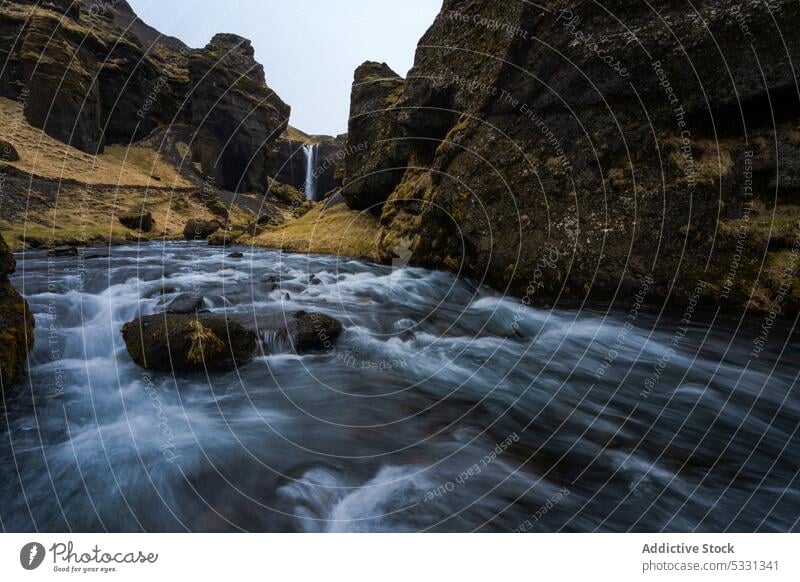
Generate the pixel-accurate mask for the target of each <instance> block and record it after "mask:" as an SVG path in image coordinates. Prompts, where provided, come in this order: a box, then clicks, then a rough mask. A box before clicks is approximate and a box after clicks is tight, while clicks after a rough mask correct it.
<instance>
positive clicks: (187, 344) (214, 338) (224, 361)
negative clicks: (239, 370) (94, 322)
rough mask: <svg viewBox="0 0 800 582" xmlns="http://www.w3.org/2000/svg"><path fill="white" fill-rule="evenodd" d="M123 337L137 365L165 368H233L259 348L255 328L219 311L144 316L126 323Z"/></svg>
mask: <svg viewBox="0 0 800 582" xmlns="http://www.w3.org/2000/svg"><path fill="white" fill-rule="evenodd" d="M122 337H123V339H124V340H125V346H126V347H127V348H128V353H129V354H130V356H131V358H133V361H134V362H136V364H137V365H139V366H141V367H142V368H145V369H148V370H158V371H164V372H170V371H173V370H174V371H176V372H202V371H205V370H209V371H225V370H231V369H233V368H235V367H236V366H237V365H242V364H245V363H247V362H248V361H249V360H250V358H251V357H252V355H253V352H254V350H255V348H256V335H255V334H254V333H253V332H252V331H250V330H248V329H246V328H244V327H243V326H242V325H240V324H238V323H236V322H234V321H231V320H229V319H227V318H225V317H222V316H217V315H194V314H193V315H177V314H172V315H171V314H159V315H150V316H146V317H140V318H139V319H136V320H134V321H131V322H129V323H126V324H125V325H124V326H123V327H122Z"/></svg>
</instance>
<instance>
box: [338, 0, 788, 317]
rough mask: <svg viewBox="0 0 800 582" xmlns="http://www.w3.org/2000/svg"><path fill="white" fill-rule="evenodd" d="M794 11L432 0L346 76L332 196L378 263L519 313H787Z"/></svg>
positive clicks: (771, 6)
mask: <svg viewBox="0 0 800 582" xmlns="http://www.w3.org/2000/svg"><path fill="white" fill-rule="evenodd" d="M798 57H800V5H798V3H797V2H794V1H792V0H774V1H770V2H746V3H741V2H730V1H726V0H722V1H720V0H714V1H710V0H707V1H700V2H693V3H689V2H684V1H677V0H667V1H665V2H660V3H658V4H657V5H654V4H648V3H630V2H622V1H620V0H606V1H603V2H599V3H597V2H593V1H589V0H587V1H583V0H577V1H576V0H573V1H551V2H547V3H544V4H543V5H540V4H534V3H529V2H522V1H514V2H497V1H495V0H470V1H466V0H446V1H445V2H444V5H443V8H442V12H441V13H440V14H439V16H438V17H437V19H436V21H435V23H434V24H433V26H432V27H431V28H430V29H429V30H428V32H427V33H426V34H425V36H424V37H423V38H422V40H421V41H420V43H419V47H418V49H417V53H416V58H415V63H414V67H413V68H412V69H411V71H410V72H409V73H408V76H407V79H406V80H405V81H403V80H402V79H400V78H399V77H397V75H396V74H394V73H393V72H391V71H390V70H388V67H383V66H380V65H377V64H375V63H366V64H365V65H363V66H362V67H361V68H360V69H359V70H358V71H357V72H356V75H355V80H354V85H353V93H352V105H351V120H350V132H349V140H350V141H349V144H348V145H355V144H358V143H366V144H368V145H367V151H366V152H364V153H363V154H361V155H360V156H352V157H349V158H348V160H347V162H346V167H345V175H344V190H343V191H344V193H345V198H346V200H347V202H348V204H349V205H350V206H351V207H352V208H354V209H370V210H371V211H373V212H375V213H376V214H378V215H380V220H381V235H380V237H379V240H378V243H377V244H378V246H379V251H380V253H381V254H382V256H383V258H384V259H385V260H391V259H392V257H394V256H396V255H397V252H396V250H397V249H398V248H402V249H407V250H410V252H411V256H412V259H411V260H412V263H414V264H418V265H423V266H427V267H433V268H447V269H451V270H453V271H456V272H459V273H461V274H463V275H466V276H469V277H473V278H475V279H478V280H481V281H484V282H487V283H490V284H492V285H494V286H495V287H497V288H499V289H507V290H509V291H511V292H513V293H515V294H517V295H520V296H524V297H527V298H529V299H530V300H531V301H544V302H551V301H553V300H554V299H556V298H561V299H569V300H571V301H584V300H587V299H588V300H594V299H596V300H603V301H605V300H611V299H613V298H614V297H615V296H617V294H619V293H622V294H626V293H628V294H632V293H635V292H637V291H642V290H644V291H645V294H647V295H654V296H656V295H657V296H661V297H667V296H671V297H674V298H679V299H681V302H682V303H685V301H684V300H685V299H691V298H693V297H695V296H696V295H697V294H698V293H697V292H698V290H699V291H701V293H700V294H701V295H709V294H713V295H714V296H715V297H716V298H717V299H718V300H719V301H720V302H722V304H724V305H728V306H731V307H740V306H744V305H749V306H751V307H754V308H760V309H769V308H770V307H771V306H772V305H773V304H774V302H775V301H776V300H778V301H780V303H781V304H782V305H786V306H792V308H793V309H797V307H798V304H799V303H800V295H799V294H798V288H799V287H800V285H799V284H798V283H800V281H798V278H797V272H798V267H800V260H799V255H800V241H798V232H800V230H799V228H798V226H799V225H800V207H799V206H798V205H800V99H799V98H798V96H799V95H800V92H799V91H798V83H797V80H796V76H795V73H794V70H795V68H796V67H794V66H793V64H794V63H796V62H797V61H798Z"/></svg>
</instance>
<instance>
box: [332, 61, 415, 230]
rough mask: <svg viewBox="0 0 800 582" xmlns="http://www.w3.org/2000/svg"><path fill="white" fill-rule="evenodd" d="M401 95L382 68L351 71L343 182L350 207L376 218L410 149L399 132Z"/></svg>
mask: <svg viewBox="0 0 800 582" xmlns="http://www.w3.org/2000/svg"><path fill="white" fill-rule="evenodd" d="M402 96H403V79H402V78H401V77H400V76H399V75H398V74H397V73H395V72H394V71H393V70H392V69H390V68H389V66H388V65H386V63H374V62H366V63H364V64H363V65H361V66H360V67H359V68H358V69H356V72H355V77H354V79H353V90H352V99H351V104H350V119H349V121H348V128H347V148H346V156H345V159H344V170H343V174H344V177H343V183H342V195H343V196H344V198H345V200H346V201H347V204H348V206H350V208H353V209H355V210H369V211H371V212H372V213H373V214H380V211H381V209H382V207H383V203H384V202H385V201H386V199H387V198H388V197H389V195H390V194H391V193H392V191H393V190H394V189H395V187H396V186H397V185H398V184H399V183H400V181H401V180H402V179H403V175H404V173H405V168H406V162H407V161H408V158H409V154H410V148H409V147H408V142H406V141H405V140H404V139H403V133H402V131H400V129H399V127H398V123H399V119H400V117H401V115H402V113H403V111H404V110H403V109H402V108H400V107H399V103H400V102H401V99H402Z"/></svg>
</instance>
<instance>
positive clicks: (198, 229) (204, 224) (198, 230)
mask: <svg viewBox="0 0 800 582" xmlns="http://www.w3.org/2000/svg"><path fill="white" fill-rule="evenodd" d="M220 228H222V225H221V224H220V223H219V222H217V221H216V220H203V219H201V218H193V219H192V220H190V221H189V222H187V223H186V226H185V227H184V229H183V238H185V239H186V240H206V239H207V238H208V237H209V236H211V235H212V234H214V233H215V232H217V231H218V230H219V229H220Z"/></svg>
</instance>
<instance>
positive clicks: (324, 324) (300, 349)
mask: <svg viewBox="0 0 800 582" xmlns="http://www.w3.org/2000/svg"><path fill="white" fill-rule="evenodd" d="M288 331H289V337H290V338H291V341H292V345H293V346H294V349H295V351H296V352H297V353H304V352H313V351H317V350H330V349H332V348H333V344H334V343H335V342H336V340H337V339H338V338H339V336H340V335H341V334H342V324H341V322H340V321H339V320H337V319H334V318H333V317H330V316H329V315H325V314H323V313H308V312H305V311H298V312H297V313H295V314H294V315H292V316H291V318H290V319H289V324H288Z"/></svg>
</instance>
